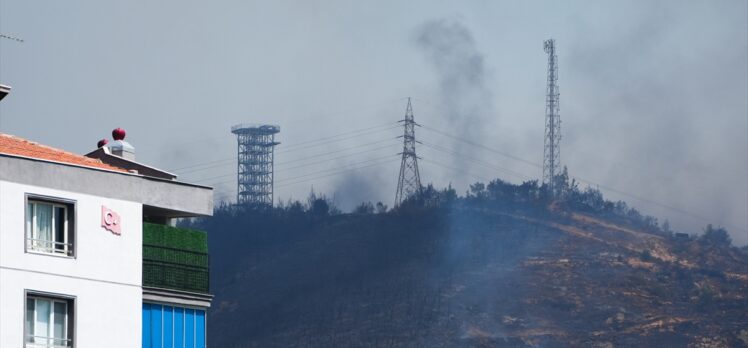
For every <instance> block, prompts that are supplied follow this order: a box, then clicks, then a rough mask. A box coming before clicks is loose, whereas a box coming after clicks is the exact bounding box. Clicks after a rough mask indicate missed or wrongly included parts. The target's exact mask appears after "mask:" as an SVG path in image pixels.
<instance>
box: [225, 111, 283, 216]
mask: <svg viewBox="0 0 748 348" xmlns="http://www.w3.org/2000/svg"><path fill="white" fill-rule="evenodd" d="M278 132H280V127H279V126H276V125H256V124H238V125H236V126H233V127H231V133H234V134H236V139H237V141H238V143H239V147H238V154H237V160H238V161H237V162H238V165H237V192H236V203H237V204H239V205H243V206H249V207H253V208H269V207H272V206H273V148H274V147H275V145H278V144H280V143H278V142H276V141H275V134H276V133H278Z"/></svg>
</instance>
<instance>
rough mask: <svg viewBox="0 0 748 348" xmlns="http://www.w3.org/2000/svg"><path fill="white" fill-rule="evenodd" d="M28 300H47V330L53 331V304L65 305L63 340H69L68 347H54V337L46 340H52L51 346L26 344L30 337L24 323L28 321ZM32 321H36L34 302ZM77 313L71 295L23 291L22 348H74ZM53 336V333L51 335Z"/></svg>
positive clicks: (75, 302)
mask: <svg viewBox="0 0 748 348" xmlns="http://www.w3.org/2000/svg"><path fill="white" fill-rule="evenodd" d="M29 299H34V300H38V299H42V300H48V301H49V302H50V307H49V308H50V319H51V320H50V322H49V330H54V321H53V320H54V319H53V318H54V304H55V303H56V302H57V303H60V302H61V303H65V305H66V309H67V310H66V312H65V337H66V338H64V340H69V341H70V345H68V346H59V345H54V342H55V341H54V337H47V339H51V340H52V345H49V344H45V343H32V342H28V337H29V335H30V333H29V332H27V325H26V322H27V320H28V316H27V314H28V310H29V308H28V300H29ZM34 306H35V307H34V320H35V321H36V302H34ZM77 311H78V301H77V298H76V296H72V295H64V294H57V293H51V292H44V291H35V290H28V289H24V292H23V347H24V348H57V347H65V348H75V347H76V342H77V339H76V337H77V335H78V331H77V330H78V325H77V323H76V314H75V313H77ZM53 336H54V333H53ZM34 337H40V336H34Z"/></svg>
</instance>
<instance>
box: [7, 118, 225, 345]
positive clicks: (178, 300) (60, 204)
mask: <svg viewBox="0 0 748 348" xmlns="http://www.w3.org/2000/svg"><path fill="white" fill-rule="evenodd" d="M123 145H128V146H129V144H126V142H124V133H123V134H122V136H121V139H117V140H116V141H114V142H113V144H110V145H105V146H103V147H100V148H99V149H97V150H95V151H93V152H92V153H90V154H88V155H86V156H82V155H76V154H73V153H70V152H66V151H62V150H59V149H54V148H51V147H48V146H43V145H40V144H37V143H34V142H31V141H28V140H25V139H22V138H19V137H15V136H10V135H5V134H0V347H30V348H37V347H45V348H46V347H75V348H87V347H138V346H141V347H148V348H151V347H154V348H155V347H183V348H186V347H190V348H200V347H205V346H206V335H205V328H206V325H207V324H206V323H207V318H206V311H207V308H208V307H209V306H210V301H211V298H212V297H211V295H210V294H209V283H208V279H209V278H208V249H207V235H206V234H205V233H204V232H202V231H195V230H188V229H182V228H177V227H175V226H174V222H175V219H177V218H185V217H196V216H206V215H211V214H212V209H213V193H212V189H211V188H209V187H204V186H200V185H193V184H188V183H183V182H179V181H177V180H176V176H174V175H173V174H170V173H168V172H165V171H161V170H158V169H156V168H152V167H149V166H146V165H143V164H140V163H138V162H136V161H135V160H134V156H122V155H121V154H119V153H117V149H120V148H122V147H123ZM126 148H127V149H134V148H132V146H129V147H126ZM131 152H132V153H131V154H130V155H133V154H134V151H131Z"/></svg>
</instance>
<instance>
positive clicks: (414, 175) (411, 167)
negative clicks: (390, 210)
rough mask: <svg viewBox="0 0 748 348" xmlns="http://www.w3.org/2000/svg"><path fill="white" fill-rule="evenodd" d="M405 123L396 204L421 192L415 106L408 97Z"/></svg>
mask: <svg viewBox="0 0 748 348" xmlns="http://www.w3.org/2000/svg"><path fill="white" fill-rule="evenodd" d="M399 122H402V123H403V128H404V133H403V135H402V138H403V152H401V153H400V154H402V156H403V159H402V162H400V177H399V179H398V180H397V192H396V193H395V206H398V205H400V203H402V202H403V201H404V200H405V199H407V198H408V197H410V196H412V195H414V194H417V193H420V192H421V174H420V173H418V156H417V155H416V143H417V142H418V141H416V131H415V128H416V126H420V125H419V124H418V123H416V121H415V118H414V117H413V107H412V106H411V104H410V98H408V106H407V108H406V109H405V119H403V120H400V121H399Z"/></svg>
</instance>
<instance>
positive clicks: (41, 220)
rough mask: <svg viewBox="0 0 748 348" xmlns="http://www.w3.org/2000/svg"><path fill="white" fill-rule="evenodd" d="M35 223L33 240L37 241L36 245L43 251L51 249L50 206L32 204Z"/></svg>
mask: <svg viewBox="0 0 748 348" xmlns="http://www.w3.org/2000/svg"><path fill="white" fill-rule="evenodd" d="M34 204H35V205H36V207H35V209H34V210H35V213H36V221H35V225H36V228H35V231H34V232H35V233H34V237H33V238H34V239H36V240H37V245H38V246H39V247H41V248H42V249H44V250H50V249H52V245H51V241H52V205H51V204H44V203H34Z"/></svg>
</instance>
